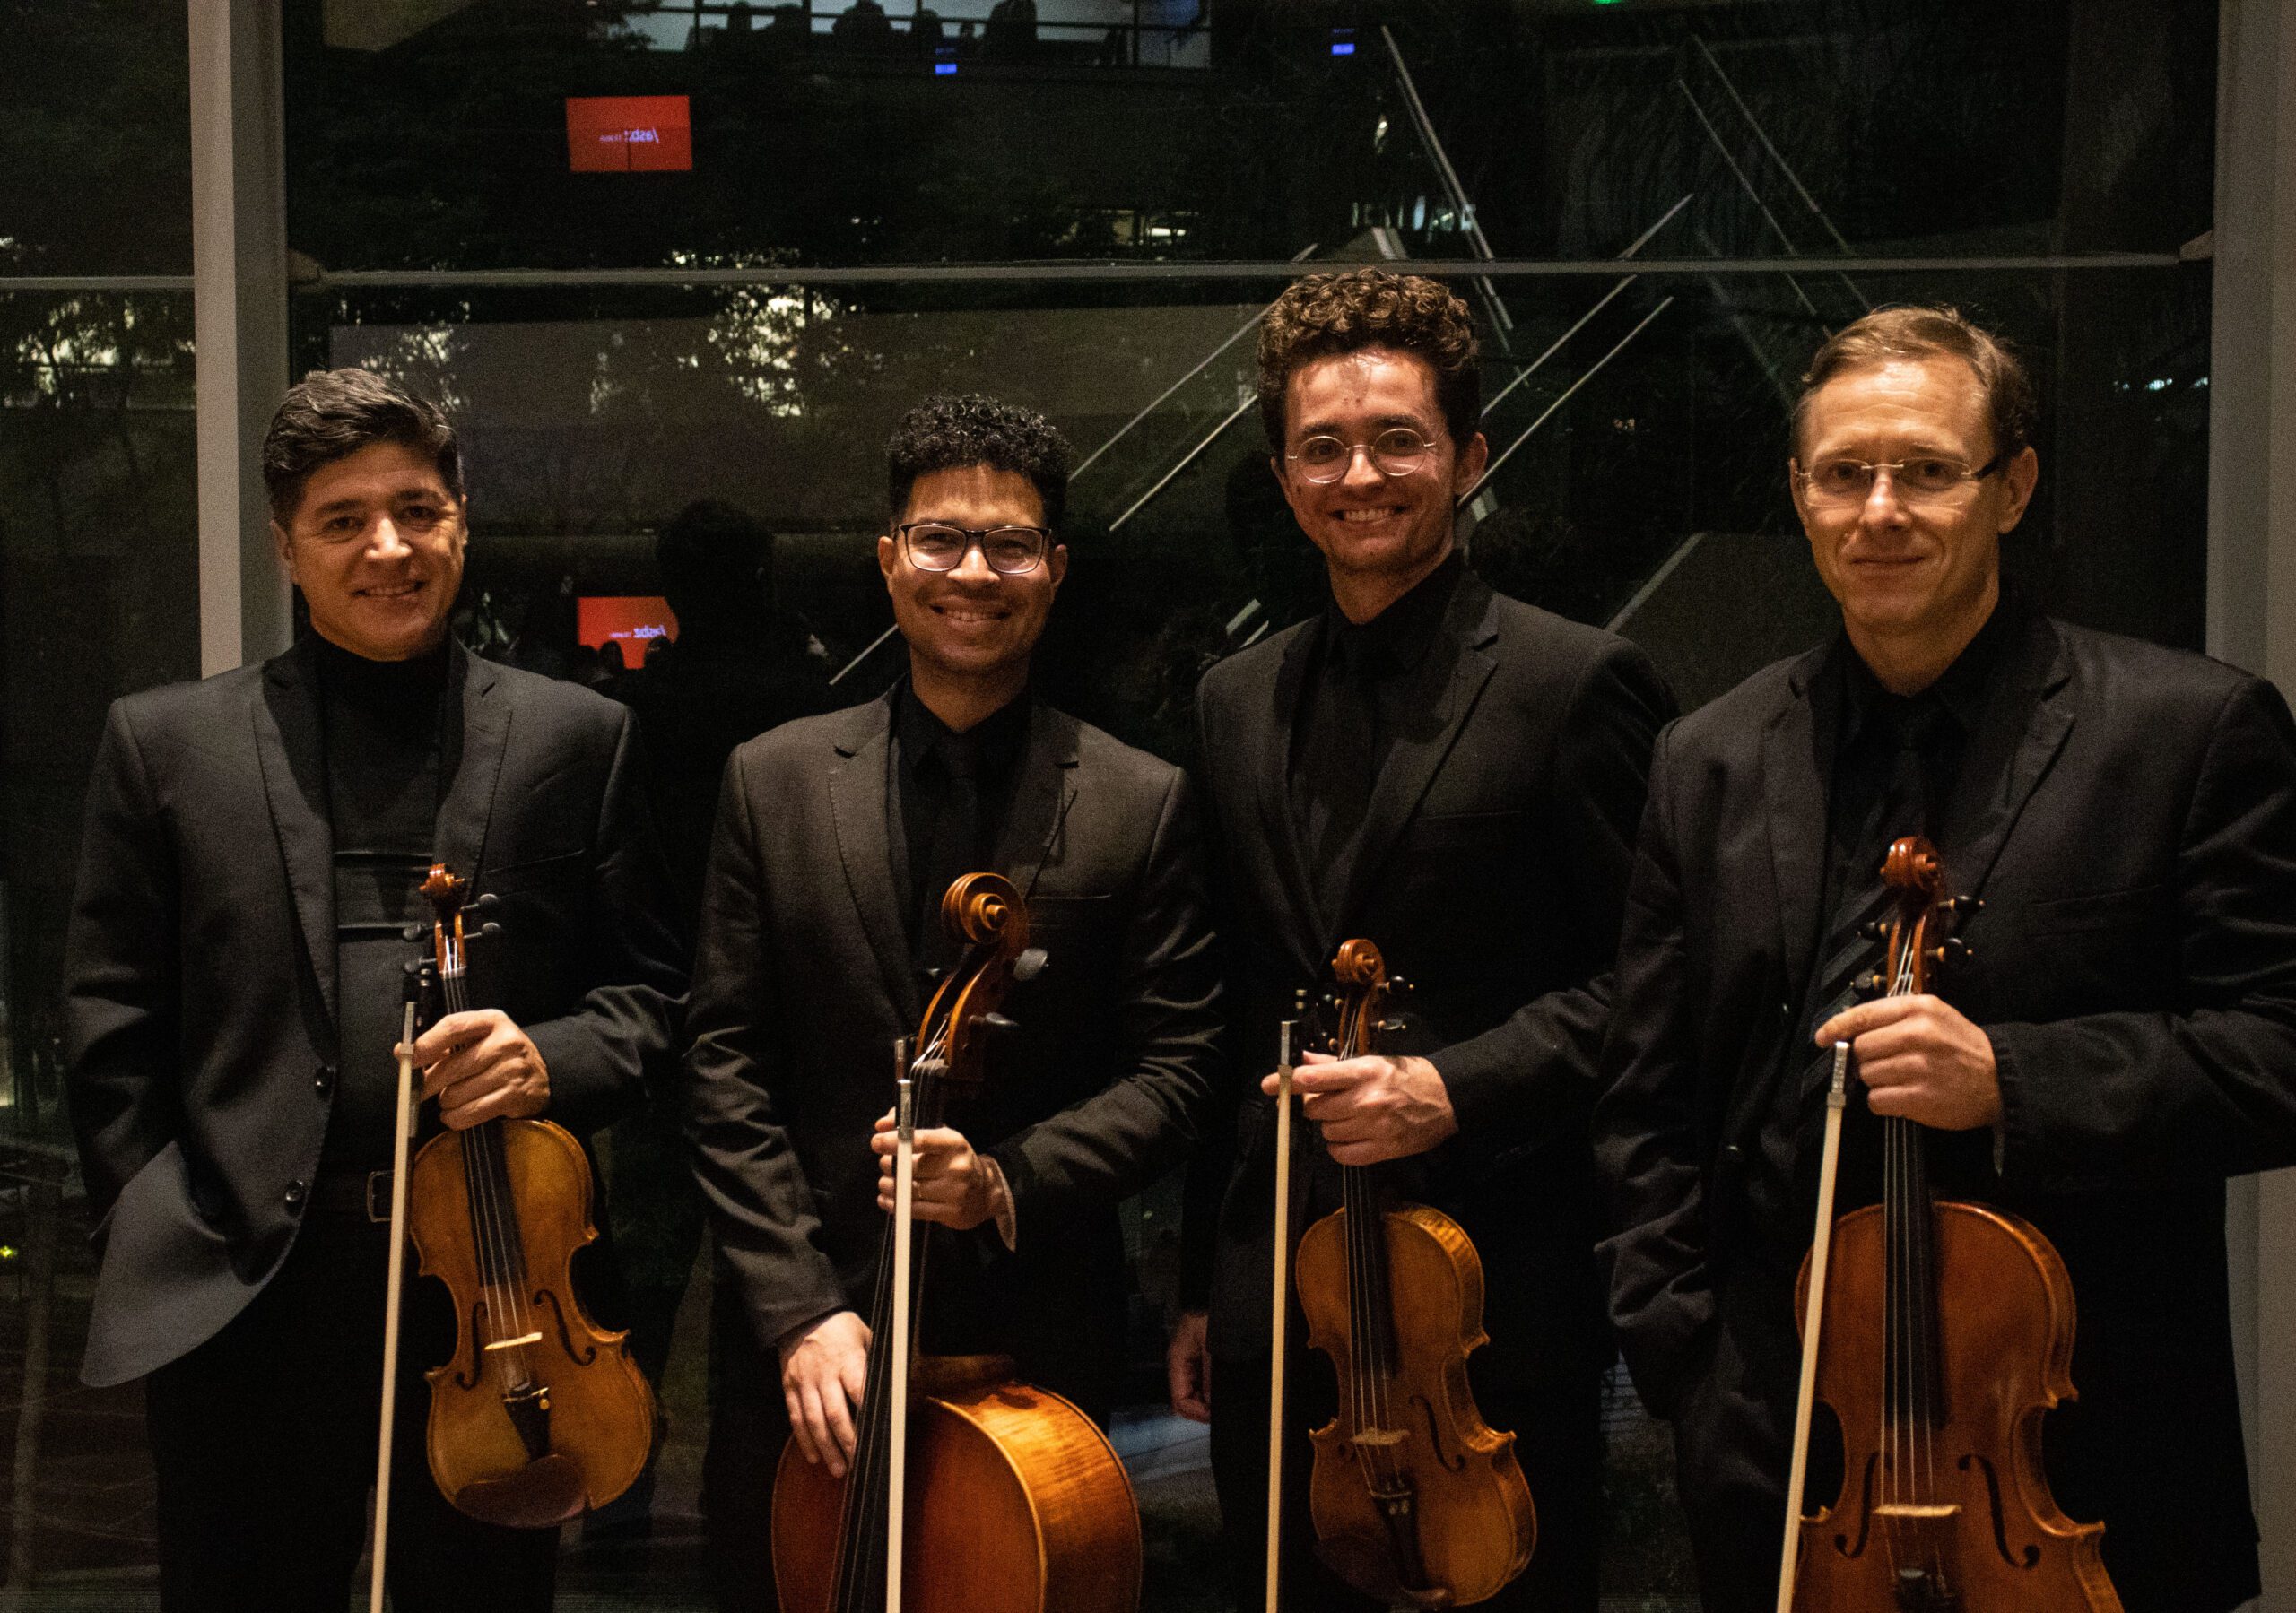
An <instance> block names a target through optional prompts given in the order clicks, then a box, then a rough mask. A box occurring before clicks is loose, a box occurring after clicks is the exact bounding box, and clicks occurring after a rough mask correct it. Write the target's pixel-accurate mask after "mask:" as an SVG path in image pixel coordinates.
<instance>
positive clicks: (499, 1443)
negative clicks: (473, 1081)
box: [406, 864, 654, 1529]
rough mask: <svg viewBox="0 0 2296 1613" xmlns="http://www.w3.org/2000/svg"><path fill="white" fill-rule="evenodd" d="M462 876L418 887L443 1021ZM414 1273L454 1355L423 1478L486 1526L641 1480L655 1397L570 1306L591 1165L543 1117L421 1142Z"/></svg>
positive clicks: (545, 1522) (576, 1510)
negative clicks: (440, 1315)
mask: <svg viewBox="0 0 2296 1613" xmlns="http://www.w3.org/2000/svg"><path fill="white" fill-rule="evenodd" d="M467 889H468V887H467V882H466V881H465V880H461V879H459V878H457V876H456V875H454V874H452V873H450V872H448V870H447V869H446V867H445V866H444V865H443V864H434V865H433V866H432V868H431V872H430V876H429V877H428V878H427V879H425V880H423V882H422V895H423V897H424V898H425V899H426V900H427V901H429V902H430V904H431V912H432V924H431V934H432V950H433V955H434V956H433V962H434V967H435V968H436V970H437V979H438V986H439V992H440V993H441V996H442V998H443V1002H444V1006H445V1009H446V1011H447V1012H448V1013H459V1012H461V1011H463V1010H465V1009H467V1008H469V1007H470V997H469V984H468V972H467V969H466V967H465V955H464V941H465V937H464V933H463V912H464V898H465V894H466V891H467ZM406 1210H407V1222H408V1231H409V1233H410V1234H411V1236H412V1237H413V1243H414V1247H415V1251H416V1253H418V1254H419V1255H420V1256H421V1260H422V1271H423V1273H424V1274H425V1275H427V1276H431V1277H435V1278H437V1279H439V1280H440V1281H441V1282H443V1283H445V1284H446V1285H447V1288H448V1291H449V1292H450V1293H451V1294H452V1296H453V1299H454V1306H455V1317H456V1341H455V1353H454V1355H453V1357H451V1358H449V1359H448V1361H447V1363H446V1364H445V1365H444V1366H439V1367H437V1368H435V1369H434V1370H432V1371H431V1373H430V1374H429V1378H430V1383H431V1419H430V1425H429V1429H428V1441H429V1449H430V1457H431V1476H432V1478H434V1479H437V1481H438V1484H439V1492H440V1493H441V1494H442V1495H444V1496H446V1497H447V1499H448V1501H449V1502H451V1503H453V1504H454V1505H455V1507H456V1508H457V1510H459V1511H461V1512H464V1513H468V1514H469V1515H470V1516H472V1517H474V1518H477V1519H480V1520H482V1521H483V1522H488V1523H500V1524H505V1525H508V1526H509V1527H511V1528H515V1529H546V1528H553V1527H555V1526H557V1525H558V1524H561V1523H563V1522H567V1521H568V1520H570V1519H572V1518H575V1517H578V1516H579V1515H581V1513H583V1512H584V1511H585V1510H586V1509H587V1508H590V1507H596V1506H603V1505H605V1504H606V1503H607V1502H609V1501H611V1500H613V1498H614V1497H615V1496H619V1495H621V1494H622V1491H624V1490H626V1489H628V1488H629V1487H630V1486H631V1483H632V1482H633V1481H635V1480H636V1479H637V1477H638V1475H639V1472H640V1470H643V1469H644V1467H645V1465H646V1458H647V1455H648V1452H649V1451H650V1450H651V1449H652V1446H653V1440H654V1397H653V1394H652V1392H650V1391H649V1390H648V1388H647V1386H646V1379H645V1376H644V1375H642V1374H641V1373H639V1370H638V1365H637V1363H636V1362H634V1361H632V1360H631V1358H630V1357H629V1355H628V1354H627V1353H626V1352H625V1351H624V1349H623V1348H622V1340H623V1335H622V1334H621V1333H610V1332H606V1331H604V1330H602V1329H600V1328H599V1327H598V1325H597V1324H596V1322H593V1321H591V1320H590V1318H589V1316H588V1314H587V1313H586V1312H585V1311H584V1310H583V1309H582V1306H581V1304H580V1302H579V1301H578V1299H577V1298H576V1297H575V1294H574V1286H573V1278H572V1272H571V1270H570V1265H571V1262H572V1260H573V1256H574V1253H575V1251H577V1250H578V1249H581V1248H583V1247H584V1246H586V1245H587V1244H590V1243H591V1242H593V1241H594V1240H595V1239H596V1237H597V1236H598V1234H597V1229H596V1227H595V1226H593V1225H592V1224H591V1218H590V1217H591V1184H590V1166H589V1161H588V1159H587V1158H585V1157H584V1155H583V1152H582V1146H581V1144H579V1143H578V1142H577V1141H575V1140H574V1139H573V1137H572V1136H571V1135H570V1134H569V1133H568V1132H566V1131H565V1130H564V1129H563V1128H562V1127H560V1126H556V1125H553V1124H552V1123H550V1122H549V1121H546V1120H506V1119H499V1118H498V1119H494V1120H489V1121H483V1122H481V1123H479V1124H477V1125H474V1126H470V1127H466V1128H465V1129H463V1130H461V1131H455V1132H447V1133H445V1134H443V1135H441V1136H439V1137H435V1138H433V1139H431V1141H430V1142H428V1143H426V1144H424V1145H423V1148H422V1152H421V1153H419V1154H418V1155H417V1156H416V1157H415V1160H414V1165H413V1169H412V1171H411V1172H410V1174H409V1180H408V1182H407V1184H406Z"/></svg>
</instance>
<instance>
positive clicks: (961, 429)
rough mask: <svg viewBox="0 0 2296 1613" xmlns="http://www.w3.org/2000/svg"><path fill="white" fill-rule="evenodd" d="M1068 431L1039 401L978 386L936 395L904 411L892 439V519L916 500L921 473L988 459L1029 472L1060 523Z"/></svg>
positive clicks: (888, 455) (888, 487)
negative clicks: (1028, 405)
mask: <svg viewBox="0 0 2296 1613" xmlns="http://www.w3.org/2000/svg"><path fill="white" fill-rule="evenodd" d="M1069 456H1070V449H1069V447H1068V439H1067V438H1065V437H1063V436H1062V435H1061V434H1060V432H1059V430H1058V429H1057V428H1056V427H1055V426H1054V425H1053V423H1052V422H1051V421H1048V420H1047V419H1045V417H1044V416H1043V415H1041V414H1039V413H1038V412H1036V411H1035V410H1033V409H1023V408H1022V407H1021V405H1020V404H1018V403H999V402H998V401H997V400H996V399H995V398H991V397H983V396H981V395H980V394H978V393H977V392H968V393H965V394H963V395H959V396H951V397H929V398H926V400H925V401H924V402H923V403H919V404H918V405H917V407H916V408H914V409H911V410H910V411H909V412H908V413H907V414H904V415H902V416H901V417H900V425H898V426H896V427H894V428H893V435H892V440H891V441H890V442H888V443H887V444H886V445H885V493H886V497H887V499H889V500H890V502H891V506H892V515H893V519H894V520H896V521H898V520H900V516H901V513H902V512H903V511H904V510H906V509H907V508H908V507H909V490H911V489H912V488H914V487H915V486H916V485H917V479H918V477H919V476H927V475H930V474H932V473H934V472H935V471H957V470H962V469H964V468H965V467H966V466H968V465H976V464H985V465H987V466H989V467H990V468H991V469H993V470H999V471H1012V472H1013V473H1016V474H1019V475H1022V476H1025V477H1027V478H1028V479H1029V485H1030V486H1031V487H1033V488H1035V489H1036V490H1037V497H1038V498H1039V499H1042V500H1043V501H1044V524H1045V525H1047V526H1048V527H1050V528H1052V529H1053V530H1054V531H1056V532H1057V531H1058V530H1059V528H1060V519H1061V516H1063V515H1064V514H1065V513H1066V510H1067V505H1068V461H1069Z"/></svg>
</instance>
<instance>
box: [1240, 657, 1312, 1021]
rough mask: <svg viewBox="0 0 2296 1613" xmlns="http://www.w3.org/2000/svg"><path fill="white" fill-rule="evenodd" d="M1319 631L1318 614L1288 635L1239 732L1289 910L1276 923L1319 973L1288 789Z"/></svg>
mask: <svg viewBox="0 0 2296 1613" xmlns="http://www.w3.org/2000/svg"><path fill="white" fill-rule="evenodd" d="M1323 630H1324V629H1323V618H1322V617H1321V616H1320V615H1318V616H1317V617H1315V618H1313V619H1312V620H1310V621H1309V623H1308V624H1307V625H1306V626H1305V627H1304V628H1302V629H1300V631H1298V632H1296V633H1294V634H1292V635H1291V642H1290V643H1289V644H1287V645H1286V646H1284V651H1283V661H1282V662H1281V663H1279V664H1278V665H1277V667H1276V669H1275V681H1274V683H1272V684H1271V685H1269V687H1268V690H1267V696H1266V698H1265V701H1264V702H1260V703H1256V704H1254V705H1252V706H1250V707H1248V708H1247V712H1248V720H1249V726H1248V732H1246V733H1243V734H1240V735H1239V736H1237V738H1238V742H1239V745H1241V746H1242V747H1243V749H1244V765H1245V766H1246V767H1248V768H1249V769H1250V776H1251V778H1252V780H1253V783H1254V785H1255V794H1256V796H1257V803H1258V808H1259V826H1260V835H1261V843H1262V844H1263V845H1265V846H1266V847H1267V850H1268V854H1269V856H1270V857H1271V858H1272V859H1273V860H1274V879H1275V885H1276V894H1277V896H1278V898H1280V900H1281V901H1282V902H1283V905H1284V906H1285V907H1287V908H1288V909H1289V910H1290V915H1291V922H1290V923H1289V924H1283V925H1282V926H1280V928H1281V931H1282V933H1283V938H1284V939H1285V940H1286V941H1290V942H1291V946H1292V949H1293V956H1294V960H1295V961H1296V962H1297V963H1298V964H1299V965H1300V967H1302V968H1304V969H1305V970H1306V971H1307V972H1308V974H1309V975H1310V976H1317V977H1318V978H1320V977H1321V976H1322V973H1323V967H1324V964H1325V962H1326V959H1323V958H1318V957H1317V956H1316V955H1315V954H1314V952H1313V951H1312V950H1309V949H1311V948H1312V947H1313V946H1314V945H1315V944H1316V941H1317V938H1318V937H1319V936H1320V935H1321V934H1322V933H1323V923H1322V920H1321V918H1320V917H1319V916H1318V913H1317V909H1316V898H1315V886H1314V884H1313V883H1312V882H1311V881H1310V880H1309V878H1308V859H1307V853H1306V851H1305V850H1304V848H1302V847H1301V846H1300V826H1299V825H1298V823H1296V822H1295V821H1294V820H1293V819H1292V816H1291V735H1292V733H1293V731H1294V729H1295V728H1296V726H1297V724H1298V722H1299V715H1300V700H1301V699H1302V698H1305V695H1306V690H1307V683H1308V669H1309V666H1311V665H1313V664H1314V663H1315V656H1316V648H1317V646H1318V644H1320V643H1321V641H1322V638H1323Z"/></svg>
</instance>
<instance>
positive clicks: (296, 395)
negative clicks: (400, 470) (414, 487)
mask: <svg viewBox="0 0 2296 1613" xmlns="http://www.w3.org/2000/svg"><path fill="white" fill-rule="evenodd" d="M378 442H396V443H404V444H405V445H406V446H407V447H411V448H413V449H414V450H415V451H416V452H417V453H420V454H422V455H426V456H427V457H428V458H429V459H430V460H431V462H432V463H433V464H436V465H437V466H438V467H439V480H441V481H444V482H445V483H446V484H447V490H448V492H450V493H452V494H454V496H455V500H456V502H457V503H460V502H462V499H463V496H464V495H463V459H462V450H461V449H460V448H459V447H457V446H456V444H455V429H454V427H453V426H452V425H450V424H448V421H447V412H446V411H445V410H443V409H441V408H439V405H438V404H436V403H432V402H431V400H430V399H428V398H422V397H417V396H415V395H413V393H411V392H408V391H406V390H405V389H404V387H402V386H399V385H398V384H397V383H396V382H393V381H387V380H385V379H384V378H383V377H380V376H378V375H376V374H374V373H373V372H371V371H370V370H364V369H314V370H312V371H311V372H310V373H309V374H308V375H306V376H305V377H303V378H302V379H301V380H300V381H298V382H296V383H295V385H293V386H290V387H289V388H288V389H287V395H286V397H284V398H283V399H282V400H281V401H280V404H279V412H277V413H276V414H274V415H273V416H272V417H271V429H270V430H268V431H266V432H265V433H264V434H263V485H264V488H265V491H266V492H268V493H269V494H270V497H271V516H272V519H274V521H277V522H278V523H279V524H280V525H282V526H284V525H287V523H288V522H289V521H290V520H291V519H292V518H293V516H294V514H295V507H296V506H297V505H298V504H300V503H301V502H302V498H303V485H304V483H306V482H308V481H310V479H311V473H312V472H314V471H316V470H317V469H318V468H319V467H320V466H321V465H323V464H332V463H333V462H335V460H338V459H346V458H348V457H350V456H351V455H353V454H356V453H358V452H359V450H360V449H361V448H368V447H373V446H374V445H375V444H377V443H378Z"/></svg>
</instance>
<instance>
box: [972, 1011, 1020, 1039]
mask: <svg viewBox="0 0 2296 1613" xmlns="http://www.w3.org/2000/svg"><path fill="white" fill-rule="evenodd" d="M980 1022H981V1024H982V1026H983V1027H985V1028H987V1029H989V1030H992V1031H995V1032H996V1034H997V1035H998V1036H1010V1035H1011V1034H1012V1033H1013V1032H1014V1031H1016V1030H1018V1029H1020V1027H1019V1026H1018V1025H1016V1024H1014V1023H1013V1021H1012V1020H1011V1019H1007V1018H1005V1016H1004V1015H1003V1014H983V1015H982V1016H981V1019H980Z"/></svg>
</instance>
